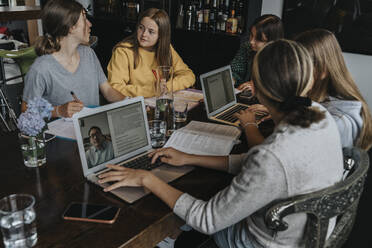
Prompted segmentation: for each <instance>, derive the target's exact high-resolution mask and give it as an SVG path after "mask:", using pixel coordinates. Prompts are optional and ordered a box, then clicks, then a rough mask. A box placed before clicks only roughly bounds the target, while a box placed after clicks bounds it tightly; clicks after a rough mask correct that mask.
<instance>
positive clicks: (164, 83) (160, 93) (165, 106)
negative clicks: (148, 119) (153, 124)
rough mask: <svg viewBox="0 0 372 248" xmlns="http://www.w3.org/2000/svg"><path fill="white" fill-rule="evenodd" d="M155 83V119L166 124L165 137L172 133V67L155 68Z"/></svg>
mask: <svg viewBox="0 0 372 248" xmlns="http://www.w3.org/2000/svg"><path fill="white" fill-rule="evenodd" d="M156 78H157V83H156V86H155V92H156V108H155V119H157V120H163V121H165V123H166V124H167V133H166V135H167V136H170V135H171V134H172V132H173V131H174V109H173V99H174V98H173V67H172V66H158V67H157V68H156Z"/></svg>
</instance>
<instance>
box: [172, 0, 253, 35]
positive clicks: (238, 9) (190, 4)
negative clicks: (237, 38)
mask: <svg viewBox="0 0 372 248" xmlns="http://www.w3.org/2000/svg"><path fill="white" fill-rule="evenodd" d="M245 13H246V5H245V1H244V0H184V1H180V2H179V5H178V11H177V19H176V25H175V26H176V29H183V30H189V31H197V32H210V33H224V34H228V35H231V34H237V35H240V34H242V33H244V31H245V18H246V16H245ZM231 24H232V25H231Z"/></svg>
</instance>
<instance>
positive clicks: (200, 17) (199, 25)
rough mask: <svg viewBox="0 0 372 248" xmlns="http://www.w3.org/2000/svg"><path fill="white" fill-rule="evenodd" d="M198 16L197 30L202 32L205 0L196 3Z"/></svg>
mask: <svg viewBox="0 0 372 248" xmlns="http://www.w3.org/2000/svg"><path fill="white" fill-rule="evenodd" d="M195 12H196V17H195V19H196V20H195V22H196V24H195V30H197V31H199V32H201V31H202V29H203V2H202V0H199V2H198V4H197V5H196V10H195Z"/></svg>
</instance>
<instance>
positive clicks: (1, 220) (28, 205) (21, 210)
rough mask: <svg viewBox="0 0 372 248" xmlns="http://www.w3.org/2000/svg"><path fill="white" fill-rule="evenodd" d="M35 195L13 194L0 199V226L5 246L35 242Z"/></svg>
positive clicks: (11, 247)
mask: <svg viewBox="0 0 372 248" xmlns="http://www.w3.org/2000/svg"><path fill="white" fill-rule="evenodd" d="M34 204H35V197H33V196H32V195H28V194H13V195H9V196H6V197H4V198H2V199H1V200H0V226H1V232H2V234H3V241H4V245H5V247H6V248H20V247H32V246H34V245H35V244H36V242H37V231H36V221H35V220H36V214H35V210H34Z"/></svg>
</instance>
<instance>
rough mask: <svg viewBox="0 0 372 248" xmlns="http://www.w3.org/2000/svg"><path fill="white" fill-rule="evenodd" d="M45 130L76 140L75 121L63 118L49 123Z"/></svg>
mask: <svg viewBox="0 0 372 248" xmlns="http://www.w3.org/2000/svg"><path fill="white" fill-rule="evenodd" d="M45 132H46V133H49V134H53V135H55V136H57V137H61V138H68V139H73V140H76V137H75V130H74V124H73V122H72V121H66V120H64V119H62V118H61V119H58V120H55V121H52V122H50V123H48V130H46V131H45Z"/></svg>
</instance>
